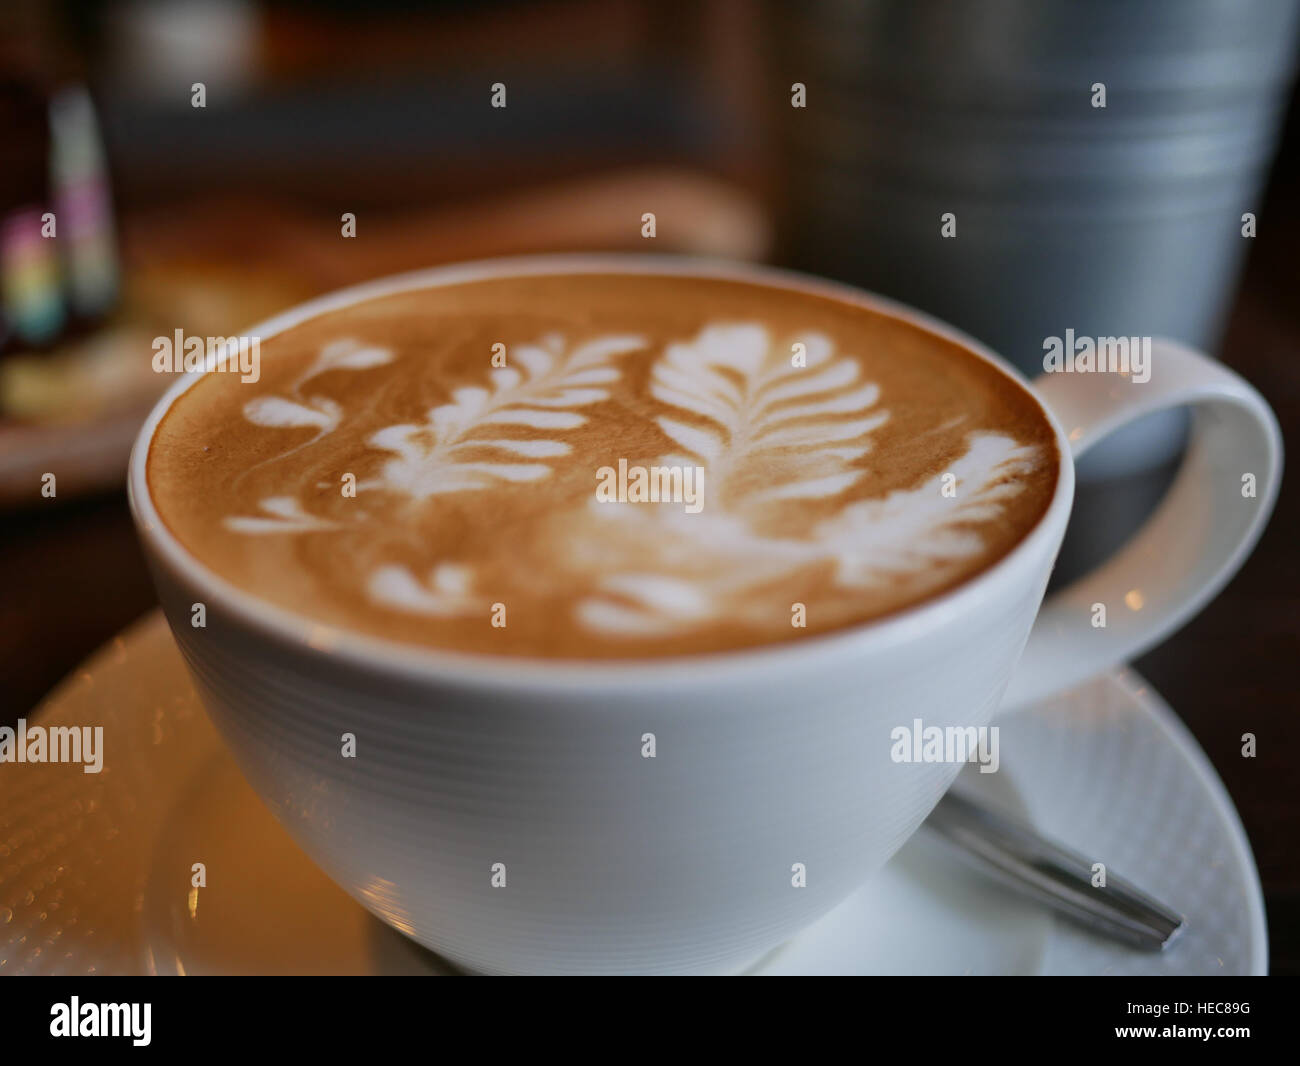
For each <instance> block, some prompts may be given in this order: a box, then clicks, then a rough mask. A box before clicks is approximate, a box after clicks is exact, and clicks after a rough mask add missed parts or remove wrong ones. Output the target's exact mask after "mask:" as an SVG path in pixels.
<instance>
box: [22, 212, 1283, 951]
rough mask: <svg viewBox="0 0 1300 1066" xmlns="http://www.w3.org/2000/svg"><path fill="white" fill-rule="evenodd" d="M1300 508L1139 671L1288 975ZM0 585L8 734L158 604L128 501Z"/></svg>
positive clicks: (26, 560) (1254, 330) (1256, 334)
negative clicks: (1204, 758)
mask: <svg viewBox="0 0 1300 1066" xmlns="http://www.w3.org/2000/svg"><path fill="white" fill-rule="evenodd" d="M1275 199H1276V197H1275ZM1261 218H1262V220H1263V222H1262V228H1261V233H1260V236H1259V238H1257V240H1256V246H1255V247H1254V248H1253V249H1252V253H1251V257H1250V260H1249V262H1248V266H1247V270H1246V274H1245V278H1244V282H1243V285H1242V288H1241V291H1240V294H1239V297H1238V299H1237V302H1236V305H1235V308H1234V312H1233V315H1232V319H1231V323H1230V327H1229V330H1228V335H1227V340H1226V343H1225V345H1224V347H1223V352H1222V354H1223V357H1224V359H1225V361H1226V362H1227V363H1229V364H1230V365H1232V366H1233V367H1235V368H1236V369H1237V370H1238V371H1239V372H1240V373H1242V374H1243V375H1244V376H1245V377H1247V378H1248V379H1250V380H1251V381H1252V382H1254V384H1255V385H1256V386H1257V387H1258V388H1259V389H1260V391H1261V392H1262V393H1263V394H1264V395H1265V396H1266V397H1267V398H1268V399H1269V400H1270V402H1271V403H1272V404H1273V406H1274V408H1275V410H1276V411H1277V413H1278V416H1279V419H1280V420H1281V422H1282V426H1283V432H1284V434H1285V436H1286V437H1287V438H1288V444H1289V445H1292V446H1294V445H1295V443H1296V440H1297V427H1298V426H1300V300H1298V299H1297V294H1296V291H1295V282H1296V280H1297V268H1296V266H1295V259H1294V249H1295V247H1296V246H1297V241H1298V240H1300V212H1297V211H1296V210H1295V205H1294V204H1292V203H1289V202H1287V201H1286V200H1285V199H1283V200H1281V201H1279V202H1276V203H1274V204H1273V206H1272V208H1271V209H1270V210H1269V211H1266V212H1264V213H1263V214H1262V215H1261ZM1293 454H1294V453H1293ZM1297 499H1300V495H1298V494H1297V493H1296V492H1295V491H1293V490H1292V487H1291V486H1289V485H1285V484H1284V487H1283V492H1282V496H1281V500H1280V502H1279V504H1278V509H1277V512H1276V513H1275V515H1274V518H1273V521H1272V523H1271V525H1270V527H1269V529H1268V531H1267V532H1266V533H1265V535H1264V538H1263V540H1262V542H1261V543H1260V545H1259V548H1258V550H1257V551H1256V552H1255V554H1254V555H1253V556H1252V558H1251V559H1250V560H1249V561H1248V562H1247V564H1246V566H1245V568H1244V569H1243V570H1242V572H1241V573H1240V574H1239V575H1238V576H1237V577H1236V579H1235V580H1234V581H1233V582H1232V583H1231V584H1230V585H1229V586H1228V588H1227V589H1226V590H1225V591H1224V593H1223V594H1222V595H1221V596H1220V597H1219V598H1218V599H1217V600H1216V601H1215V602H1214V603H1213V604H1211V605H1210V606H1209V607H1208V609H1206V610H1205V611H1204V612H1203V613H1202V614H1201V615H1200V616H1199V617H1198V618H1196V619H1195V620H1194V621H1193V622H1191V623H1190V624H1189V625H1188V626H1187V627H1186V628H1185V629H1183V630H1182V631H1181V632H1179V633H1177V634H1176V635H1175V636H1173V637H1172V638H1171V639H1170V640H1168V641H1167V642H1166V643H1165V644H1164V645H1162V646H1161V647H1159V648H1158V649H1156V650H1155V651H1154V652H1152V653H1150V654H1149V655H1147V656H1145V657H1144V658H1142V659H1141V660H1140V661H1139V662H1138V663H1137V664H1136V666H1137V669H1138V670H1139V671H1140V672H1141V673H1142V674H1144V675H1145V677H1146V678H1147V679H1148V680H1149V681H1150V682H1151V683H1152V684H1153V686H1154V687H1155V688H1156V689H1157V690H1158V691H1159V692H1160V693H1161V694H1162V695H1163V696H1164V697H1165V698H1166V699H1167V700H1168V701H1169V703H1170V704H1171V706H1173V707H1174V709H1175V710H1176V711H1177V712H1178V713H1179V714H1180V715H1181V716H1182V718H1183V720H1184V721H1185V722H1186V723H1187V725H1188V726H1189V727H1190V729H1191V731H1192V732H1193V733H1194V734H1195V736H1196V738H1197V740H1198V741H1199V742H1200V743H1201V745H1202V747H1204V749H1205V751H1206V752H1207V754H1208V755H1209V757H1210V760H1211V761H1212V762H1213V764H1214V765H1215V767H1216V768H1217V770H1218V772H1219V774H1220V775H1221V776H1222V778H1223V780H1224V782H1225V783H1226V785H1227V788H1228V792H1229V793H1230V794H1231V796H1232V798H1233V799H1234V801H1235V802H1236V804H1237V808H1238V810H1239V811H1240V813H1241V817H1242V821H1243V822H1244V824H1245V827H1246V831H1247V833H1248V835H1249V837H1250V841H1251V844H1252V846H1253V848H1254V852H1255V858H1256V861H1257V863H1258V865H1259V870H1260V876H1261V879H1262V881H1263V886H1264V892H1265V897H1266V903H1267V909H1268V922H1269V932H1270V939H1271V948H1272V952H1271V954H1272V960H1271V966H1272V970H1273V972H1274V973H1291V974H1295V973H1300V787H1298V786H1297V780H1298V779H1300V770H1298V769H1297V768H1296V767H1292V766H1291V765H1290V761H1291V758H1292V757H1293V756H1297V755H1300V715H1297V711H1298V710H1300V706H1298V704H1300V700H1297V688H1298V686H1297V665H1298V662H1300V646H1298V643H1297V629H1298V618H1297V613H1298V607H1297V603H1298V601H1300V580H1298V575H1297V569H1298V566H1297V556H1296V550H1295V547H1296V539H1297ZM0 590H3V594H2V598H0V677H2V678H3V684H2V685H0V724H12V722H13V721H14V720H15V719H16V718H18V717H19V716H21V715H23V714H25V713H26V712H27V711H29V710H30V709H31V708H32V706H33V705H34V704H35V703H36V702H37V701H38V700H39V699H40V698H41V697H42V696H44V695H45V693H46V692H47V691H48V690H49V689H50V688H51V687H52V686H53V685H54V684H56V683H57V682H58V681H59V680H60V678H62V677H63V676H64V675H65V674H66V673H68V672H69V671H70V670H72V669H73V668H74V667H75V666H76V665H77V663H78V662H80V661H81V660H82V659H83V658H84V657H85V656H86V655H88V654H89V653H90V652H92V651H93V650H94V649H95V648H96V647H97V646H99V645H100V644H102V643H103V642H105V641H106V640H108V639H110V638H111V637H112V636H113V635H114V634H115V633H116V632H117V631H118V630H119V629H121V628H122V627H123V626H125V625H126V624H127V623H129V622H130V621H132V620H133V619H135V618H137V617H138V616H139V615H141V614H143V613H145V612H146V611H149V610H151V609H152V608H153V607H154V605H155V602H156V601H155V598H154V594H153V590H152V588H151V586H150V583H149V578H148V575H147V573H146V571H145V567H144V562H143V559H142V557H141V554H140V550H139V547H138V546H137V543H136V538H135V534H134V532H133V530H132V527H131V521H130V517H129V515H128V512H127V506H126V500H125V495H124V493H121V492H116V493H111V494H108V495H101V496H99V497H96V498H92V499H82V500H73V501H67V502H63V501H60V502H58V503H57V504H51V505H48V506H43V505H40V504H37V505H35V506H32V507H28V508H27V509H25V510H22V511H16V512H9V513H6V514H3V515H0ZM1245 732H1251V733H1254V734H1255V735H1256V737H1257V738H1258V754H1257V756H1256V757H1255V758H1253V759H1246V758H1243V757H1242V755H1241V735H1242V733H1245Z"/></svg>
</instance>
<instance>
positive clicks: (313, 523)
mask: <svg viewBox="0 0 1300 1066" xmlns="http://www.w3.org/2000/svg"><path fill="white" fill-rule="evenodd" d="M494 345H504V346H505V353H506V355H505V362H506V369H505V370H502V369H500V368H499V367H497V368H494V365H493V350H494ZM797 345H802V346H803V347H804V349H805V350H806V353H807V363H808V365H807V366H803V367H801V366H795V365H792V352H795V351H796V350H797V349H796V346H797ZM497 351H498V353H499V352H500V349H499V348H498V349H497ZM260 354H261V376H260V379H259V380H258V381H257V382H255V383H244V382H242V381H241V380H240V378H239V376H238V375H237V374H232V373H223V372H214V373H209V374H207V375H206V376H205V377H203V378H202V379H201V380H199V381H198V382H196V383H195V384H194V385H193V386H192V387H191V388H189V389H188V390H187V391H186V392H184V393H183V394H182V395H181V396H180V397H179V398H178V399H177V400H176V402H175V403H174V404H173V405H172V407H171V408H170V409H169V410H168V411H167V413H166V414H165V416H164V417H163V419H162V422H161V424H160V425H159V427H158V430H157V432H156V434H155V436H154V438H153V442H152V445H151V447H150V451H149V456H148V482H149V489H150V493H151V495H152V498H153V501H154V503H155V506H156V507H157V509H158V511H159V513H160V515H161V516H162V519H163V521H164V522H165V523H166V525H167V527H168V529H170V530H171V532H172V533H173V534H174V535H175V536H176V538H177V539H178V540H179V541H180V542H181V544H183V545H184V546H185V548H186V549H187V550H188V551H189V552H190V553H191V554H192V555H194V556H195V557H196V558H197V559H199V560H200V561H201V562H202V563H203V564H204V565H206V566H207V567H208V568H209V569H211V570H212V571H213V572H215V573H216V574H218V575H219V576H221V577H222V578H224V579H225V580H227V581H229V582H230V583H232V584H233V585H236V586H238V587H239V588H241V589H244V590H246V591H247V592H249V593H251V594H252V595H254V596H256V597H258V598H260V599H262V600H265V601H268V602H270V603H272V604H275V605H278V606H279V607H282V608H286V609H288V610H290V611H293V612H294V613H295V614H297V615H300V616H302V617H304V618H306V619H309V620H311V621H313V622H316V623H319V624H323V625H327V626H334V627H339V628H342V629H345V630H352V631H355V632H359V633H364V634H368V635H372V636H376V637H382V638H387V639H391V640H395V641H400V642H404V643H410V644H417V645H425V646H432V647H435V648H444V649H452V650H457V651H471V652H482V653H489V654H502V655H514V656H530V657H552V658H554V657H559V658H570V659H615V658H639V657H647V656H664V655H681V654H692V653H700V652H711V651H718V650H724V649H729V648H738V647H748V646H753V645H760V644H767V643H774V642H780V641H788V640H794V639H799V638H801V637H804V636H807V635H811V634H816V633H822V632H825V631H827V630H832V629H838V628H841V627H844V626H848V625H852V624H855V623H860V622H866V621H870V620H872V619H877V618H880V617H882V616H885V615H889V614H891V613H894V612H897V611H899V610H900V609H903V608H906V607H908V606H911V605H914V604H916V603H919V602H922V601H924V600H927V599H930V598H932V597H934V596H936V595H938V594H940V593H942V592H944V591H946V590H947V589H950V588H952V587H953V586H955V585H957V584H959V583H961V582H963V581H966V580H968V579H970V578H971V577H973V576H974V575H976V574H978V573H980V572H981V571H983V570H985V569H986V568H988V567H989V566H990V565H992V564H993V563H995V562H996V561H997V560H998V559H1000V558H1001V557H1003V556H1004V555H1006V553H1007V552H1009V551H1010V550H1011V549H1012V548H1013V547H1014V546H1015V545H1016V544H1017V543H1018V542H1019V541H1020V540H1021V539H1022V538H1023V537H1024V536H1025V535H1026V534H1027V533H1028V532H1029V530H1030V529H1031V528H1032V527H1033V526H1034V525H1035V524H1036V523H1037V522H1038V520H1039V519H1040V518H1041V517H1042V515H1043V513H1044V512H1045V511H1046V509H1047V506H1048V504H1049V502H1050V500H1051V497H1052V494H1053V491H1054V489H1055V485H1056V477H1057V468H1058V455H1057V452H1056V446H1055V442H1054V438H1053V434H1052V430H1051V427H1050V426H1049V425H1048V423H1047V421H1046V420H1045V418H1044V417H1043V415H1042V413H1041V411H1040V410H1039V408H1038V406H1037V404H1036V402H1035V401H1034V399H1033V398H1032V397H1031V396H1030V395H1029V394H1028V393H1027V392H1026V391H1025V390H1024V389H1023V388H1022V387H1021V386H1020V385H1018V384H1017V383H1016V382H1014V381H1013V380H1012V379H1010V378H1008V377H1007V376H1005V375H1004V374H1003V373H1001V372H1000V371H999V370H997V369H996V368H994V367H992V366H991V365H989V364H987V363H985V362H984V361H983V360H981V359H979V358H978V357H976V356H975V355H973V354H971V353H969V352H967V351H966V350H965V349H963V348H961V347H960V346H958V345H956V344H953V343H951V342H949V341H947V340H945V339H943V338H941V337H938V336H936V335H934V334H931V333H928V332H926V331H925V330H923V329H920V328H918V327H917V326H914V325H912V324H909V323H907V322H904V321H902V320H899V319H895V318H891V317H888V316H886V315H883V314H879V313H877V312H874V311H871V310H869V309H866V308H862V307H858V306H854V305H852V304H848V303H842V302H839V301H836V300H833V299H828V298H826V297H822V296H817V295H811V294H808V293H804V292H797V291H792V290H787V289H781V288H776V287H769V286H765V285H760V284H755V283H753V282H742V281H730V280H717V279H702V278H691V277H671V276H659V275H619V274H578V275H546V276H534V277H514V278H500V279H492V280H485V281H475V282H468V283H464V284H458V285H450V286H445V287H436V288H428V289H420V290H414V291H410V292H404V293H397V294H394V295H389V296H384V297H380V298H377V299H372V300H368V301H365V302H362V303H358V304H355V305H353V306H351V307H348V308H345V309H342V310H338V311H332V312H329V313H326V314H322V315H320V316H318V317H316V318H313V319H310V320H308V321H307V322H305V323H303V324H301V325H298V326H296V327H294V328H292V329H290V330H288V331H286V332H284V333H281V334H279V335H277V336H274V337H271V338H269V339H266V340H264V341H262V342H261V352H260ZM499 362H500V357H499V355H498V363H499ZM501 442H504V443H501ZM620 460H624V461H625V464H626V466H627V468H628V469H629V470H635V468H637V467H644V468H647V469H648V468H651V467H655V466H660V467H665V466H666V467H672V466H676V467H677V468H678V469H679V470H682V471H686V472H685V473H683V474H682V477H683V478H686V480H685V481H683V480H680V479H679V481H678V484H680V485H689V484H690V480H689V479H690V474H689V468H692V467H702V468H703V470H704V475H703V483H702V490H703V491H702V496H701V497H700V499H701V503H702V506H701V507H700V509H699V510H698V512H697V513H691V512H690V511H689V510H688V506H687V504H686V503H684V502H683V501H682V500H680V499H679V500H677V501H669V502H657V503H656V502H606V503H601V502H597V489H598V486H599V485H600V484H601V483H602V479H604V480H605V483H606V484H608V478H609V477H610V476H611V473H610V471H606V472H605V473H603V474H602V468H610V469H611V471H616V470H617V468H618V467H619V461H620ZM946 473H950V474H952V475H953V478H952V479H949V481H950V482H953V483H955V495H945V492H944V475H945V474H946ZM349 475H351V478H352V479H354V481H355V484H356V491H355V495H349V494H348V493H347V491H346V490H347V486H348V482H349V477H348V476H349ZM667 484H668V482H667V481H665V485H667ZM952 487H953V486H952V484H950V485H949V492H950V493H951V490H952ZM633 491H635V490H633ZM797 605H802V616H803V619H802V620H803V621H804V622H805V625H804V626H803V627H798V626H796V625H792V619H796V620H798V618H799V614H800V611H799V607H798V606H797ZM503 621H504V625H502V624H501V623H502V622H503Z"/></svg>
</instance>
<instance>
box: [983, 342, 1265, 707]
mask: <svg viewBox="0 0 1300 1066" xmlns="http://www.w3.org/2000/svg"><path fill="white" fill-rule="evenodd" d="M1150 367H1151V376H1150V379H1149V380H1147V381H1145V382H1135V381H1132V380H1130V379H1129V378H1127V377H1121V376H1119V375H1116V374H1088V373H1070V374H1065V373H1054V374H1043V375H1042V376H1040V377H1039V378H1038V379H1037V380H1036V381H1035V382H1034V385H1033V387H1034V391H1035V392H1036V393H1037V394H1038V396H1039V397H1040V398H1041V399H1042V400H1043V402H1044V403H1045V404H1046V405H1047V406H1048V407H1049V408H1051V410H1052V411H1053V412H1054V413H1055V414H1056V416H1057V418H1058V419H1059V420H1060V422H1061V425H1062V427H1063V428H1064V430H1065V433H1066V436H1067V437H1068V438H1069V441H1070V445H1071V447H1072V449H1073V454H1074V458H1075V459H1076V460H1078V459H1079V458H1080V457H1081V456H1082V455H1083V454H1084V453H1086V452H1087V451H1088V449H1089V448H1091V447H1092V446H1093V445H1094V444H1096V443H1097V442H1098V441H1100V440H1101V439H1102V438H1103V437H1105V436H1106V435H1107V434H1109V433H1112V432H1114V431H1115V430H1116V429H1119V428H1120V427H1121V426H1123V425H1126V424H1127V423H1129V422H1132V421H1133V420H1135V419H1137V418H1140V417H1142V416H1143V415H1148V414H1151V413H1153V412H1155V411H1163V410H1167V409H1169V408H1173V407H1183V406H1190V407H1191V408H1192V431H1191V439H1190V441H1189V443H1188V448H1187V454H1186V456H1185V458H1184V460H1183V464H1182V467H1181V468H1180V470H1179V472H1178V476H1177V478H1176V480H1175V481H1174V484H1173V486H1172V487H1171V488H1170V490H1169V492H1168V494H1167V495H1166V496H1165V498H1164V499H1163V500H1162V501H1161V503H1160V506H1159V508H1158V509H1157V510H1156V512H1155V514H1153V515H1152V516H1151V518H1150V519H1149V520H1148V521H1147V523H1146V524H1145V525H1144V526H1143V527H1142V528H1141V529H1140V530H1139V531H1138V532H1137V533H1136V534H1135V535H1134V537H1133V538H1132V539H1131V540H1130V541H1128V543H1126V544H1125V545H1124V546H1123V547H1122V548H1121V549H1120V550H1119V552H1117V553H1116V554H1115V555H1114V556H1112V557H1111V558H1110V559H1109V560H1108V561H1107V562H1105V563H1104V564H1102V566H1101V567H1099V568H1098V569H1097V570H1095V571H1093V572H1092V573H1090V574H1088V575H1086V576H1085V577H1082V578H1080V579H1079V580H1078V581H1076V582H1074V583H1073V584H1071V585H1069V586H1067V587H1066V588H1064V589H1061V590H1059V591H1057V592H1055V593H1053V594H1052V595H1051V596H1050V597H1048V598H1047V599H1046V600H1045V601H1044V603H1043V606H1042V609H1041V611H1040V612H1039V615H1038V619H1037V621H1036V622H1035V623H1034V628H1033V630H1032V631H1031V632H1030V634H1029V640H1028V643H1026V645H1025V650H1024V654H1023V656H1022V657H1021V660H1020V665H1019V666H1018V667H1017V668H1016V672H1015V674H1014V676H1013V677H1012V680H1011V684H1010V686H1009V687H1008V689H1007V693H1006V696H1005V698H1004V700H1003V703H1002V709H1003V710H1007V709H1012V708H1015V707H1017V706H1022V705H1024V704H1027V703H1030V702H1033V701H1034V700H1037V699H1041V698H1042V697H1044V696H1047V695H1050V694H1051V693H1053V692H1056V691H1058V690H1061V689H1065V688H1069V687H1070V686H1072V685H1075V684H1077V683H1079V682H1081V681H1084V680H1085V679H1087V678H1088V677H1091V676H1092V675H1094V674H1096V673H1098V672H1100V671H1102V670H1106V669H1108V668H1110V667H1112V666H1116V665H1118V664H1119V663H1122V662H1125V661H1127V660H1129V659H1132V658H1133V657H1135V656H1137V655H1139V654H1140V653H1142V652H1143V651H1145V650H1146V649H1147V648H1149V647H1151V646H1152V645H1153V644H1155V643H1157V642H1158V641H1160V640H1162V639H1163V638H1164V637H1166V636H1168V635H1169V634H1170V633H1171V632H1173V631H1174V630H1175V629H1177V628H1178V627H1179V626H1180V625H1182V624H1183V623H1184V622H1186V621H1187V620H1188V619H1189V618H1191V617H1192V615H1194V614H1195V613H1196V612H1197V611H1198V610H1200V608H1201V607H1203V606H1204V605H1205V604H1206V602H1208V601H1209V600H1210V598H1211V597H1213V596H1214V595H1215V593H1217V592H1218V591H1219V589H1221V588H1222V587H1223V585H1224V584H1226V582H1227V581H1228V579H1229V578H1230V577H1231V576H1232V575H1233V574H1234V573H1236V571H1237V568H1238V567H1239V566H1241V564H1242V562H1243V561H1244V560H1245V558H1246V556H1247V555H1248V554H1249V553H1250V550H1251V548H1252V547H1253V546H1254V544H1255V541H1256V540H1257V539H1258V537H1259V534H1260V531H1261V530H1262V529H1263V527H1264V523H1265V522H1266V521H1267V519H1268V516H1269V512H1270V511H1272V509H1273V502H1274V500H1275V499H1276V497H1277V490H1278V483H1279V481H1280V480H1281V473H1282V438H1281V434H1280V433H1279V432H1278V427H1277V420H1276V419H1275V418H1274V416H1273V412H1272V411H1271V410H1270V409H1269V406H1268V404H1267V403H1265V402H1264V399H1263V398H1262V397H1261V396H1260V395H1259V393H1257V392H1256V391H1255V390H1254V389H1253V388H1252V387H1251V386H1250V385H1248V384H1247V383H1246V382H1245V381H1244V380H1242V379H1241V378H1240V377H1238V376H1237V375H1236V374H1234V373H1233V372H1232V371H1231V370H1228V369H1227V368H1226V367H1224V366H1222V365H1221V364H1219V363H1216V362H1215V361H1214V360H1212V359H1210V358H1209V357H1208V356H1205V355H1202V354H1200V353H1199V352H1195V351H1192V350H1191V349H1190V348H1186V347H1184V346H1183V345H1181V344H1177V343H1175V342H1174V341H1169V340H1162V339H1158V338H1157V339H1155V340H1154V341H1153V342H1152V346H1151V360H1150ZM1096 605H1102V606H1104V608H1105V625H1104V627H1103V626H1101V625H1099V624H1098V620H1099V619H1100V618H1101V612H1100V611H1099V610H1098V609H1097V606H1096Z"/></svg>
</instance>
